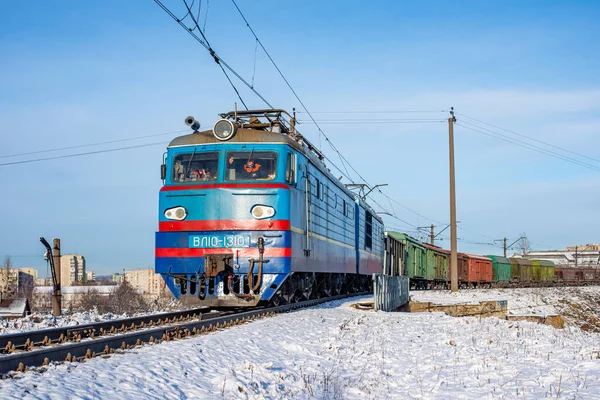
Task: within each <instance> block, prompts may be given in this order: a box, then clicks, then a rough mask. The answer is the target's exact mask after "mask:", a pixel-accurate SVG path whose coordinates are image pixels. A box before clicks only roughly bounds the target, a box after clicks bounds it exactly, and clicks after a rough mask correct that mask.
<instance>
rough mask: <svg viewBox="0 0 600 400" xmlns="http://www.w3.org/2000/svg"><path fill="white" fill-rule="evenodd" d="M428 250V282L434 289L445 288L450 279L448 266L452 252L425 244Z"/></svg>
mask: <svg viewBox="0 0 600 400" xmlns="http://www.w3.org/2000/svg"><path fill="white" fill-rule="evenodd" d="M424 245H425V247H426V248H427V273H426V278H427V281H428V282H430V284H431V285H432V287H435V288H443V287H445V286H446V283H447V279H448V264H449V261H450V252H449V251H448V250H444V249H442V248H441V247H437V246H433V245H431V244H427V243H424Z"/></svg>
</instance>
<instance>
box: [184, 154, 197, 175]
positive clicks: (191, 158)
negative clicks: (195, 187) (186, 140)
mask: <svg viewBox="0 0 600 400" xmlns="http://www.w3.org/2000/svg"><path fill="white" fill-rule="evenodd" d="M195 154H196V148H195V147H194V152H193V153H192V156H191V157H190V161H189V162H188V167H187V171H186V172H185V174H186V175H188V179H189V178H191V177H190V176H189V174H190V167H191V166H192V160H193V159H194V155H195Z"/></svg>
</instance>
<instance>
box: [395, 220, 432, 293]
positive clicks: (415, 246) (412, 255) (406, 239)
mask: <svg viewBox="0 0 600 400" xmlns="http://www.w3.org/2000/svg"><path fill="white" fill-rule="evenodd" d="M387 234H388V236H391V237H392V238H394V239H396V240H398V241H400V242H402V243H403V244H404V246H405V249H406V257H405V258H404V266H405V268H406V275H407V276H408V277H409V278H410V286H411V288H417V289H420V288H426V287H427V249H426V248H425V246H423V244H422V243H421V242H420V241H419V240H417V239H415V238H413V237H412V236H408V235H407V234H405V233H400V232H390V231H388V232H387Z"/></svg>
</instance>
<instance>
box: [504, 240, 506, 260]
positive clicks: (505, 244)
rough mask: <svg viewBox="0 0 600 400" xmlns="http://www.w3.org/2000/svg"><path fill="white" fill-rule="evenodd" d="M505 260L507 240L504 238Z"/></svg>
mask: <svg viewBox="0 0 600 400" xmlns="http://www.w3.org/2000/svg"><path fill="white" fill-rule="evenodd" d="M504 258H506V238H504Z"/></svg>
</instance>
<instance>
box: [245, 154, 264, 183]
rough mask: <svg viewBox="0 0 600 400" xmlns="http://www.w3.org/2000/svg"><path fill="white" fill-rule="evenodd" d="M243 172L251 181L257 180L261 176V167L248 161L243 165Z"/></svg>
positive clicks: (250, 160) (252, 161)
mask: <svg viewBox="0 0 600 400" xmlns="http://www.w3.org/2000/svg"><path fill="white" fill-rule="evenodd" d="M244 172H245V173H246V176H247V177H249V178H252V179H259V178H261V175H262V170H261V165H260V164H258V163H255V162H254V160H252V159H249V160H248V162H246V164H244Z"/></svg>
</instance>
